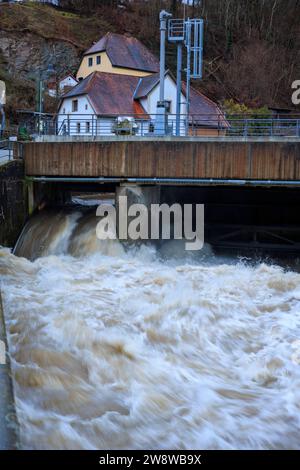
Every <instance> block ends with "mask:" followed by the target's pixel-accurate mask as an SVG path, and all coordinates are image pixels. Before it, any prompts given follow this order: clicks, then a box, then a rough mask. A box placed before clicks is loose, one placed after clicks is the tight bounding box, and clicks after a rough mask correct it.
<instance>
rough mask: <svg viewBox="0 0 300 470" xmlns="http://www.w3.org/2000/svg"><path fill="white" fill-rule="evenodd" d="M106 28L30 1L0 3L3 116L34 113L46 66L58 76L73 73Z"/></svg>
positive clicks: (49, 107) (50, 107)
mask: <svg viewBox="0 0 300 470" xmlns="http://www.w3.org/2000/svg"><path fill="white" fill-rule="evenodd" d="M110 29H112V30H113V28H112V27H111V25H110V24H109V23H107V22H106V21H105V20H104V19H103V18H102V17H101V16H95V15H91V16H90V17H89V16H84V17H81V16H79V15H76V14H73V13H70V12H66V11H62V10H58V9H55V8H53V7H51V6H48V5H40V4H34V3H25V4H22V5H16V4H12V5H9V4H1V3H0V80H4V81H5V82H6V85H7V115H9V116H14V115H15V111H16V110H17V109H31V110H32V109H34V106H35V96H36V79H37V77H38V76H39V73H40V72H41V71H42V72H44V71H46V70H47V68H48V65H49V64H52V65H53V66H54V68H55V70H56V72H57V76H58V77H62V76H63V75H64V74H66V73H69V72H73V73H75V72H76V70H77V68H78V66H79V63H80V58H81V55H82V53H83V51H84V50H85V49H86V48H87V47H89V46H90V44H92V43H93V41H95V40H97V39H98V38H99V37H100V36H101V35H102V34H105V33H106V32H107V31H109V30H110ZM56 106H57V103H56V102H55V100H54V101H53V100H52V102H51V99H47V100H46V103H45V110H46V111H49V112H52V111H54V110H55V109H56ZM12 121H14V118H12Z"/></svg>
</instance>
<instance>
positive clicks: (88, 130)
mask: <svg viewBox="0 0 300 470" xmlns="http://www.w3.org/2000/svg"><path fill="white" fill-rule="evenodd" d="M85 132H86V133H87V134H89V133H90V132H91V123H90V122H86V123H85Z"/></svg>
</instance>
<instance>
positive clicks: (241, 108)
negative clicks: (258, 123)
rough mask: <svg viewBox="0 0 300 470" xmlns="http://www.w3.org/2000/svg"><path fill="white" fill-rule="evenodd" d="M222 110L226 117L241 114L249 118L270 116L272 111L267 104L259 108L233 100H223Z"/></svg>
mask: <svg viewBox="0 0 300 470" xmlns="http://www.w3.org/2000/svg"><path fill="white" fill-rule="evenodd" d="M222 107H223V110H224V112H225V113H226V116H227V117H233V116H237V115H239V116H242V117H248V118H249V119H259V118H262V119H263V118H266V119H268V118H271V116H272V113H271V111H270V110H269V109H268V107H267V106H263V107H261V108H249V107H248V106H246V105H245V104H242V103H236V102H235V101H234V100H225V101H224V102H223V106H222Z"/></svg>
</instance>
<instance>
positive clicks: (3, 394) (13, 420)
mask: <svg viewBox="0 0 300 470" xmlns="http://www.w3.org/2000/svg"><path fill="white" fill-rule="evenodd" d="M18 448H19V431H18V420H17V416H16V409H15V400H14V393H13V384H12V378H11V368H10V360H9V356H8V345H7V338H6V330H5V323H4V312H3V306H2V298H1V292H0V450H15V449H18Z"/></svg>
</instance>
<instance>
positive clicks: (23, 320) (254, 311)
mask: <svg viewBox="0 0 300 470" xmlns="http://www.w3.org/2000/svg"><path fill="white" fill-rule="evenodd" d="M96 222H97V221H96V220H95V218H94V217H92V216H91V215H90V214H89V213H87V214H86V215H85V216H84V217H82V214H81V212H79V211H70V212H62V213H59V212H56V213H55V212H53V213H47V212H45V213H44V214H40V215H39V216H38V217H37V218H35V219H32V221H31V222H30V224H29V225H28V226H27V228H26V230H25V231H24V233H23V235H22V237H21V239H20V241H19V244H18V247H17V250H16V254H15V255H12V254H10V252H9V250H7V249H3V250H1V251H0V273H1V281H2V284H1V285H2V294H3V300H4V308H5V314H6V321H7V327H8V333H9V342H10V350H11V354H12V358H13V361H12V365H13V370H14V381H15V392H16V396H17V407H18V416H19V420H20V424H21V438H22V446H23V447H24V448H26V449H27V448H30V449H32V448H37V449H112V448H114V449H117V448H119V449H126V448H127V449H128V448H153V449H166V448H168V449H191V448H204V449H231V448H238V449H248V448H259V449H272V448H294V449H297V448H299V444H300V442H299V440H300V438H299V435H300V434H299V431H300V419H299V418H300V405H299V403H300V344H299V342H298V340H299V339H300V275H299V274H297V273H295V272H287V271H284V270H283V269H282V268H279V267H276V266H272V265H268V264H262V263H257V264H255V265H249V264H245V263H243V262H230V260H228V259H225V260H218V259H215V258H213V256H212V254H211V253H210V251H209V250H207V251H206V256H203V257H202V258H201V257H199V258H190V257H189V258H184V257H174V256H173V255H174V252H175V251H176V250H177V248H175V251H174V246H172V243H170V244H169V246H166V247H165V251H164V253H157V252H156V251H155V250H154V248H150V247H146V246H140V247H136V246H131V248H129V249H127V248H126V249H125V248H124V247H123V246H122V245H121V244H119V243H118V242H116V241H113V242H104V241H101V242H100V241H99V240H97V239H96V237H95V224H96Z"/></svg>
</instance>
